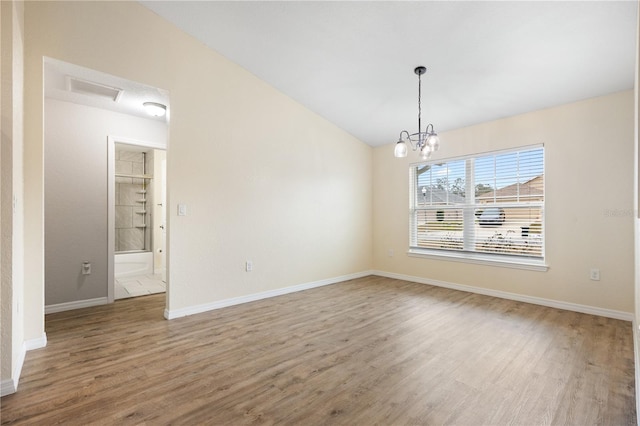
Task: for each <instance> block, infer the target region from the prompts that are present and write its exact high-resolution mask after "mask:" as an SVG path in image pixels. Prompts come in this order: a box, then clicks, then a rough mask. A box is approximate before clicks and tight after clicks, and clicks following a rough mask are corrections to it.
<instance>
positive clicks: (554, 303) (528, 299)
mask: <svg viewBox="0 0 640 426" xmlns="http://www.w3.org/2000/svg"><path fill="white" fill-rule="evenodd" d="M372 274H374V275H378V276H381V277H386V278H395V279H398V280H404V281H412V282H416V283H419V284H428V285H434V286H437V287H445V288H450V289H453V290H460V291H466V292H469V293H477V294H484V295H486V296H493V297H499V298H501V299H509V300H516V301H518V302H525V303H531V304H534V305H541V306H547V307H550V308H557V309H564V310H566V311H573V312H581V313H583V314H590V315H597V316H601V317H606V318H614V319H619V320H623V321H633V314H632V313H631V312H623V311H616V310H614V309H606V308H599V307H596V306H588V305H580V304H577V303H571V302H562V301H559V300H552V299H545V298H542V297H536V296H527V295H524V294H517V293H509V292H507V291H501V290H492V289H488V288H482V287H475V286H470V285H465V284H456V283H450V282H447V281H439V280H432V279H429V278H421V277H414V276H411V275H404V274H396V273H393V272H384V271H372Z"/></svg>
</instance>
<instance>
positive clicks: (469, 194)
mask: <svg viewBox="0 0 640 426" xmlns="http://www.w3.org/2000/svg"><path fill="white" fill-rule="evenodd" d="M538 148H542V149H543V158H542V163H543V164H542V167H543V175H544V174H545V173H546V170H545V163H546V161H545V155H546V154H545V150H544V145H542V144H539V145H530V146H523V147H518V148H514V149H508V150H500V151H490V152H484V153H478V154H474V155H467V156H461V157H452V158H447V159H439V160H431V161H427V162H419V163H412V164H410V166H409V188H410V191H409V192H410V195H409V197H410V199H409V250H408V252H407V254H408V255H409V256H411V257H420V258H428V259H437V260H446V261H457V262H465V263H473V264H481V265H493V266H501V267H509V268H516V269H526V270H533V271H547V270H548V268H549V266H548V265H547V263H546V257H545V252H546V250H545V242H546V226H545V201H546V196H545V197H544V198H543V201H542V202H533V203H522V202H520V203H513V204H506V203H505V204H500V206H501V207H503V206H504V207H515V206H517V207H526V206H531V207H539V208H541V218H540V219H541V222H542V229H543V233H542V247H541V253H542V255H541V257H525V256H515V255H504V254H498V253H484V252H477V251H473V247H472V246H473V245H474V244H475V238H474V233H475V227H474V225H475V221H474V215H475V209H476V208H477V203H476V200H475V199H474V198H475V182H474V179H473V176H474V170H473V167H474V160H475V159H477V158H481V157H486V156H491V155H502V154H508V153H513V152H519V151H527V150H531V149H538ZM461 160H464V161H465V203H464V204H457V205H443V206H438V209H439V210H447V209H449V210H450V209H457V210H460V209H462V211H463V228H464V229H463V247H464V248H463V250H443V249H435V248H425V247H417V241H416V240H417V216H418V215H417V211H420V210H424V209H420V208H419V201H418V198H419V197H418V195H417V192H418V191H417V185H418V184H417V178H416V174H415V170H416V168H417V167H421V166H425V165H429V164H431V165H436V164H444V163H451V162H454V161H461ZM468 160H472V161H468ZM469 176H471V177H472V178H471V179H469ZM543 186H544V189H543V191H544V193H545V195H546V176H545V179H544V181H543ZM431 210H432V209H431Z"/></svg>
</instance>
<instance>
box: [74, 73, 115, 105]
mask: <svg viewBox="0 0 640 426" xmlns="http://www.w3.org/2000/svg"><path fill="white" fill-rule="evenodd" d="M67 90H69V91H70V92H74V93H81V94H83V95H91V96H99V97H101V98H107V99H111V100H112V101H113V102H118V101H119V100H120V96H122V92H124V90H122V89H118V88H117V87H111V86H105V85H104V84H99V83H94V82H92V81H86V80H80V79H79V78H75V77H71V76H69V75H68V76H67Z"/></svg>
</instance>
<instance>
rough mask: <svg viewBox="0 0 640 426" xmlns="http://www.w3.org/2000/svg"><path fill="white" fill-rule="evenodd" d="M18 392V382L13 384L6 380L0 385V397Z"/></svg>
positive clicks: (12, 381)
mask: <svg viewBox="0 0 640 426" xmlns="http://www.w3.org/2000/svg"><path fill="white" fill-rule="evenodd" d="M17 390H18V381H17V380H16V381H15V382H14V380H13V379H6V380H3V381H2V382H1V383H0V396H5V395H11V394H12V393H16V391H17Z"/></svg>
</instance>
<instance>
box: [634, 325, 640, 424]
mask: <svg viewBox="0 0 640 426" xmlns="http://www.w3.org/2000/svg"><path fill="white" fill-rule="evenodd" d="M633 359H634V361H635V362H634V364H635V367H636V368H635V373H636V413H640V329H638V322H637V321H636V320H635V318H634V319H633ZM636 421H637V422H636V424H637V425H638V426H640V418H637V419H636Z"/></svg>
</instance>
